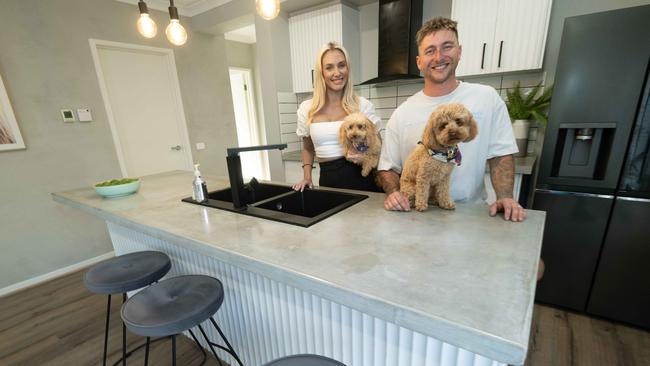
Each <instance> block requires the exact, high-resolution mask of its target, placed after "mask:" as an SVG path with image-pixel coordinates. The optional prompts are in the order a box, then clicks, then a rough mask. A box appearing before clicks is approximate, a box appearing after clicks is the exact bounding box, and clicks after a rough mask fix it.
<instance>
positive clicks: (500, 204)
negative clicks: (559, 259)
mask: <svg viewBox="0 0 650 366" xmlns="http://www.w3.org/2000/svg"><path fill="white" fill-rule="evenodd" d="M384 205H385V204H384ZM497 212H503V219H504V220H506V221H508V220H510V221H517V222H518V221H524V219H526V210H525V209H524V208H523V207H521V205H520V204H519V203H518V202H517V201H515V200H513V199H512V198H501V199H498V200H496V202H494V203H493V204H491V205H490V216H496V214H497Z"/></svg>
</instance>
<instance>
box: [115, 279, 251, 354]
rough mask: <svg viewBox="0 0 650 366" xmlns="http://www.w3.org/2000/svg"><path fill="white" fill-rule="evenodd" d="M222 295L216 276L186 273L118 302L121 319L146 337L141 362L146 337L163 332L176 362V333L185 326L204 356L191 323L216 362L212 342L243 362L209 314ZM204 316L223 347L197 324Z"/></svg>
mask: <svg viewBox="0 0 650 366" xmlns="http://www.w3.org/2000/svg"><path fill="white" fill-rule="evenodd" d="M223 298H224V291H223V285H222V284H221V281H219V280H218V279H216V278H213V277H210V276H203V275H188V276H179V277H174V278H170V279H167V280H165V281H161V282H158V283H156V284H154V285H151V286H149V287H147V288H146V289H144V290H142V291H140V292H138V293H137V294H136V295H134V296H132V297H131V298H130V299H128V300H127V301H126V303H124V305H123V306H122V312H121V315H122V320H123V321H124V324H126V327H127V328H129V330H130V331H132V332H133V333H135V334H138V335H141V336H144V337H147V345H146V351H145V356H144V364H145V366H146V365H147V364H148V362H149V339H150V337H167V336H171V339H172V364H173V365H176V335H177V334H179V333H182V332H184V331H186V330H187V331H189V333H190V335H191V336H192V338H193V339H194V341H195V342H196V343H197V344H198V345H199V347H200V348H201V352H202V353H203V357H204V360H205V357H206V353H205V351H204V350H203V347H201V344H200V343H199V340H198V339H197V338H196V336H195V335H194V332H192V329H191V328H193V327H195V326H196V327H198V328H199V330H200V331H201V334H202V335H203V338H204V339H205V341H206V342H207V344H208V346H209V347H210V350H211V351H212V354H213V355H214V357H215V358H216V359H217V362H219V365H222V363H221V360H220V359H219V357H218V356H217V353H216V352H215V350H214V347H213V346H216V347H217V348H220V349H222V350H224V351H226V352H227V353H228V354H230V355H231V356H232V357H233V358H234V359H235V360H236V361H237V363H238V364H239V365H240V366H243V363H242V362H241V360H240V359H239V356H237V353H236V352H235V350H234V349H233V348H232V346H231V345H230V342H228V339H227V338H226V336H225V335H224V334H223V332H222V331H221V329H220V328H219V326H218V325H217V322H216V321H215V320H214V318H213V317H212V315H213V314H214V313H216V312H217V310H219V308H220V307H221V304H222V303H223ZM208 319H209V320H210V322H211V323H212V325H213V326H214V328H215V329H216V330H217V332H219V335H220V336H221V338H222V339H223V340H224V342H225V344H226V346H227V348H226V347H223V346H221V345H219V344H217V343H213V342H211V341H210V339H208V335H207V334H206V332H205V330H204V329H203V327H202V326H201V323H203V322H204V321H206V320H208Z"/></svg>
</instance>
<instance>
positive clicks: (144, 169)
mask: <svg viewBox="0 0 650 366" xmlns="http://www.w3.org/2000/svg"><path fill="white" fill-rule="evenodd" d="M90 43H91V50H92V52H93V58H94V60H95V68H96V70H97V77H98V79H99V84H100V88H101V91H102V97H103V98H104V105H105V107H106V112H107V114H108V119H109V123H110V125H111V130H112V133H113V140H114V142H115V146H116V150H117V155H118V159H119V160H120V166H121V168H122V174H123V175H124V176H132V177H139V176H143V175H148V174H155V173H161V172H166V171H171V170H191V169H192V156H191V151H190V144H189V138H188V134H187V126H186V123H185V114H184V111H183V104H182V101H181V97H180V88H179V85H178V76H177V74H176V65H175V62H174V55H173V52H172V50H170V49H164V48H152V47H143V46H137V45H128V44H122V43H115V42H105V41H96V40H91V41H90Z"/></svg>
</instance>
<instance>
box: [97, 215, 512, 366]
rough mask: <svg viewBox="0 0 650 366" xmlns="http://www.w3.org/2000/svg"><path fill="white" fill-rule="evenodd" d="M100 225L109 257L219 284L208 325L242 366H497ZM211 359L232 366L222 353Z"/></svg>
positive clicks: (234, 269) (168, 246)
mask: <svg viewBox="0 0 650 366" xmlns="http://www.w3.org/2000/svg"><path fill="white" fill-rule="evenodd" d="M107 225H108V230H109V233H110V235H111V240H112V242H113V246H114V247H115V255H122V254H127V253H132V252H138V251H143V250H159V251H161V252H165V253H167V254H168V255H169V256H170V257H171V259H172V263H173V265H172V269H171V270H170V272H169V273H168V274H167V276H166V277H175V276H179V275H183V274H205V275H210V276H213V277H216V278H218V279H220V280H221V282H222V283H223V285H224V289H225V292H226V294H225V299H224V302H223V305H222V307H221V309H220V310H219V311H218V312H217V314H216V315H215V320H216V321H217V323H219V326H220V327H221V328H222V330H223V331H224V332H225V333H226V337H228V338H229V340H230V342H231V343H232V345H233V347H234V348H235V350H236V351H237V353H238V354H239V357H240V358H241V359H242V361H243V362H244V364H245V365H262V364H264V363H265V362H268V361H271V360H274V359H276V358H278V357H281V356H286V355H293V354H299V353H315V354H319V355H324V356H327V357H331V358H334V359H336V360H339V361H341V362H343V363H345V364H346V365H350V366H434V365H441V366H452V365H455V366H497V365H505V364H502V363H499V362H496V361H492V360H490V359H488V358H485V357H483V356H480V355H476V354H474V353H471V352H469V351H467V350H464V349H462V348H458V347H454V346H452V345H450V344H448V343H444V342H441V341H439V340H437V339H434V338H431V337H427V336H424V335H422V334H420V333H418V332H414V331H411V330H409V329H406V328H404V327H400V326H397V325H395V324H393V323H390V322H386V321H384V320H382V319H379V318H376V317H373V316H371V315H368V314H364V313H363V312H361V311H358V310H355V309H351V308H349V307H347V306H344V305H341V304H337V303H336V302H333V301H329V300H326V299H323V298H322V297H319V296H316V295H314V294H310V293H309V292H306V291H301V290H299V289H297V288H295V287H292V286H289V285H286V284H282V283H279V282H277V281H273V280H271V279H269V278H267V277H264V276H261V275H259V274H255V273H252V272H249V271H246V270H243V269H241V268H237V267H235V266H233V265H230V264H227V263H224V262H222V261H220V260H217V259H215V258H211V257H209V256H206V255H203V254H199V253H196V252H193V251H191V250H187V249H184V248H182V247H179V246H177V245H175V244H173V243H170V242H167V241H165V240H161V239H157V238H154V237H151V236H149V235H146V234H143V233H141V232H138V231H135V230H131V229H128V228H125V227H123V226H120V225H117V224H113V223H110V222H108V223H107ZM203 326H204V329H206V331H207V333H208V335H209V336H210V338H211V339H213V340H217V339H220V338H219V336H218V334H217V332H216V331H215V330H214V328H213V327H212V326H211V325H209V322H206V323H205V324H204V325H203ZM217 354H219V356H220V357H221V358H222V359H223V360H227V361H229V362H231V364H235V363H234V360H233V359H231V358H229V357H230V356H229V355H228V354H227V353H226V352H224V351H221V350H218V351H217Z"/></svg>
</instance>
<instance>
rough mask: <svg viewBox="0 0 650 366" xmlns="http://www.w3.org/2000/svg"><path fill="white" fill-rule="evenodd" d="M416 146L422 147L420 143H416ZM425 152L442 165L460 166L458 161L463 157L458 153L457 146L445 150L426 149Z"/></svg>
mask: <svg viewBox="0 0 650 366" xmlns="http://www.w3.org/2000/svg"><path fill="white" fill-rule="evenodd" d="M418 144H420V145H422V146H424V144H423V143H422V141H418ZM427 152H428V153H429V156H431V157H432V158H434V159H436V160H439V161H442V162H443V163H454V164H456V165H458V166H460V161H461V160H462V158H463V156H462V155H461V153H460V149H459V148H458V146H454V147H448V148H446V149H445V150H431V149H429V148H428V147H427Z"/></svg>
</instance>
